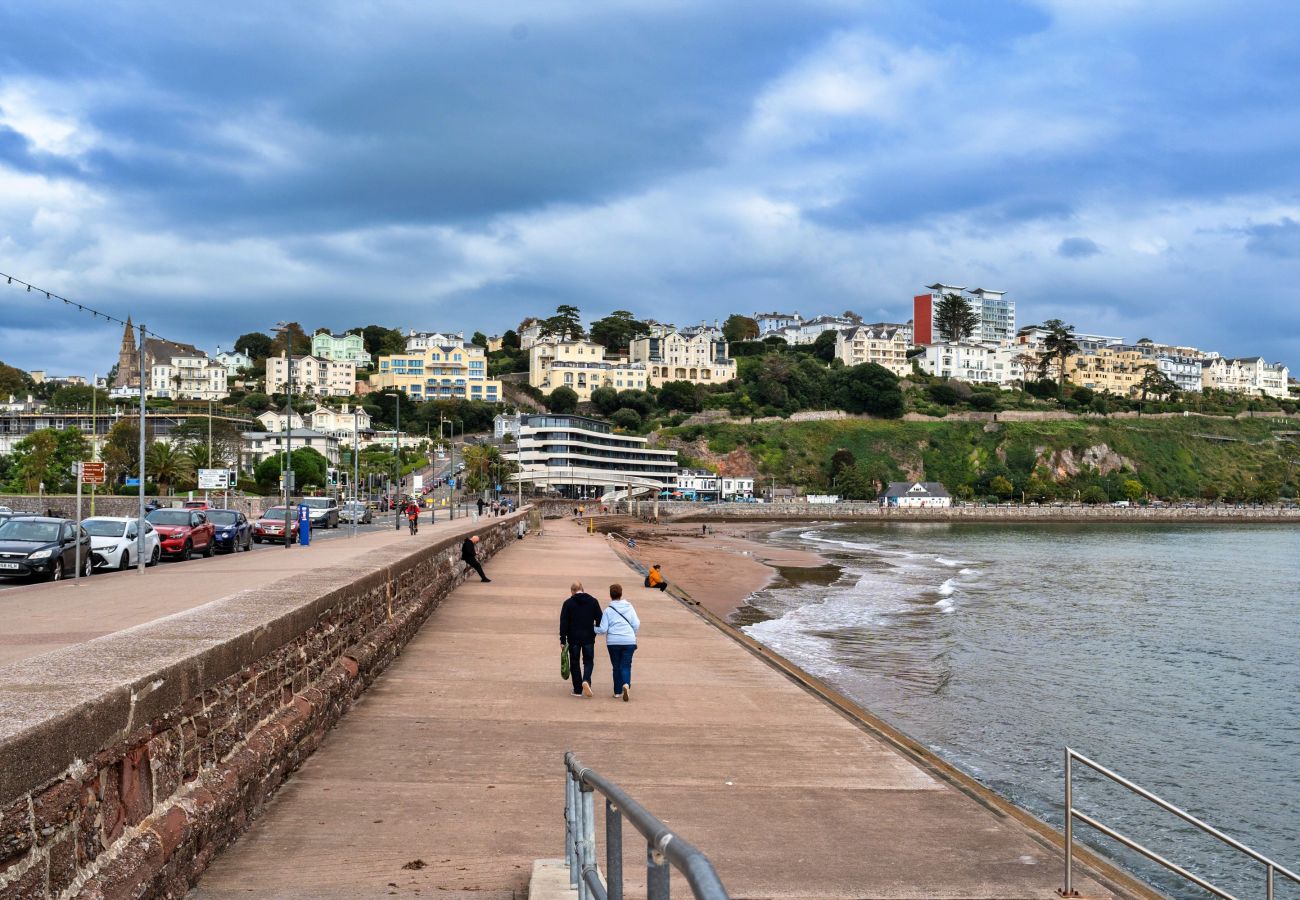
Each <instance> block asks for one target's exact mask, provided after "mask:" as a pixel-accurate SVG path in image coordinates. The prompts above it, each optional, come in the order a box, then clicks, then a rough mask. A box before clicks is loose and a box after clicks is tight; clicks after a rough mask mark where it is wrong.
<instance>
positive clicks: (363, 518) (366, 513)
mask: <svg viewBox="0 0 1300 900" xmlns="http://www.w3.org/2000/svg"><path fill="white" fill-rule="evenodd" d="M374 519H375V514H374V512H373V511H372V510H371V509H370V504H369V503H362V502H361V501H360V500H349V501H347V502H346V503H344V504H343V506H342V507H341V508H340V509H339V521H341V522H356V523H357V524H359V525H366V524H368V523H370V522H373V521H374Z"/></svg>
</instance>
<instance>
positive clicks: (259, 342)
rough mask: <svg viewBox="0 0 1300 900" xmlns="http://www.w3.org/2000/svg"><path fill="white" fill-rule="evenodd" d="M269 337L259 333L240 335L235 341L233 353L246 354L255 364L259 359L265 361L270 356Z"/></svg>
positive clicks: (270, 342) (251, 332)
mask: <svg viewBox="0 0 1300 900" xmlns="http://www.w3.org/2000/svg"><path fill="white" fill-rule="evenodd" d="M272 343H273V341H272V340H271V336H270V335H269V334H263V333H262V332H260V331H250V332H248V334H241V335H240V336H239V337H238V338H237V339H236V340H235V352H236V353H247V354H248V356H249V357H250V358H251V359H252V360H253V361H254V362H256V361H257V360H259V359H266V358H267V357H268V356H270V355H271V344H272Z"/></svg>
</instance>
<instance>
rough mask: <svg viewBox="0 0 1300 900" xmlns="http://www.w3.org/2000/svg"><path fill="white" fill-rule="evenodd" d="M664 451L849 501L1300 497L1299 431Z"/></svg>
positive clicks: (742, 440) (723, 428)
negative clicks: (916, 483)
mask: <svg viewBox="0 0 1300 900" xmlns="http://www.w3.org/2000/svg"><path fill="white" fill-rule="evenodd" d="M663 441H667V442H668V444H669V445H670V446H677V447H679V449H680V451H681V453H682V455H683V456H686V457H688V458H692V459H694V460H696V461H699V462H701V463H703V464H705V465H710V466H712V467H715V468H716V467H721V468H723V469H743V468H748V469H750V470H751V471H757V472H758V473H759V474H760V475H761V476H762V477H764V478H768V477H771V478H774V479H775V481H776V482H777V483H779V484H783V483H789V482H790V481H791V480H793V481H795V482H796V483H798V484H801V485H804V486H806V487H807V488H808V489H810V490H838V492H839V493H841V494H844V495H848V496H852V495H853V494H859V495H863V496H870V495H871V494H872V493H874V486H875V485H876V484H879V483H880V482H883V481H889V480H902V479H907V478H920V479H924V480H927V481H940V482H942V483H943V484H944V485H945V486H946V487H947V488H948V489H949V490H950V491H952V492H953V494H954V495H957V496H965V497H1015V498H1016V499H1019V498H1020V497H1021V494H1022V492H1024V494H1025V496H1026V498H1027V499H1038V500H1051V499H1056V498H1061V499H1073V498H1075V497H1076V496H1084V495H1085V494H1087V495H1088V497H1087V498H1089V499H1093V500H1096V501H1100V500H1103V499H1110V500H1118V499H1123V498H1124V497H1126V496H1129V497H1135V496H1139V495H1141V496H1153V497H1159V498H1165V499H1175V498H1191V497H1197V498H1211V499H1213V498H1217V497H1222V498H1224V499H1229V500H1262V501H1268V500H1273V499H1276V498H1278V497H1294V496H1296V493H1297V489H1300V471H1298V470H1300V443H1297V442H1298V441H1300V424H1298V423H1297V421H1296V420H1295V419H1291V420H1285V419H1259V418H1256V419H1240V420H1230V419H1215V418H1206V417H1200V416H1190V417H1186V418H1184V417H1178V418H1143V419H1108V418H1089V419H1078V420H1067V421H1034V422H1007V423H995V424H994V423H984V422H956V421H950V420H937V421H934V422H911V421H884V420H874V419H848V420H842V421H826V422H766V423H759V424H750V425H739V424H716V425H696V426H687V427H681V428H675V429H666V430H665V431H663V432H661V442H663ZM837 451H847V452H848V454H851V456H849V455H846V454H845V453H843V452H839V453H838V454H837ZM833 460H834V462H833ZM999 479H1000V480H999ZM1126 482H1127V483H1128V484H1126ZM1133 482H1136V483H1137V484H1136V486H1135V485H1134V484H1133ZM1139 488H1140V494H1139ZM1089 489H1092V490H1091V491H1090V490H1089ZM1100 492H1104V495H1105V496H1104V497H1103V496H1101V493H1100Z"/></svg>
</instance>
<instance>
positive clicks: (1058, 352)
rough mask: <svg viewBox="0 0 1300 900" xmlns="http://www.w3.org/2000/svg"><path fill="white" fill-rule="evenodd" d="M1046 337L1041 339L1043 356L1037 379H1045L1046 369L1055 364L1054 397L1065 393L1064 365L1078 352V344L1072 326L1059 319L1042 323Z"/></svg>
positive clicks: (1039, 364)
mask: <svg viewBox="0 0 1300 900" xmlns="http://www.w3.org/2000/svg"><path fill="white" fill-rule="evenodd" d="M1043 329H1044V330H1045V331H1046V332H1047V335H1046V336H1045V337H1044V338H1043V351H1044V352H1043V356H1042V359H1040V360H1039V361H1038V377H1039V378H1046V377H1047V369H1048V367H1049V366H1050V365H1053V364H1055V365H1056V370H1057V373H1056V374H1057V382H1056V396H1058V397H1060V396H1062V395H1063V394H1064V393H1065V375H1066V372H1065V363H1066V360H1068V359H1069V358H1070V357H1071V356H1073V355H1074V354H1076V353H1078V352H1079V342H1078V341H1076V340H1075V339H1074V326H1073V325H1066V324H1065V323H1064V322H1062V321H1061V320H1060V319H1048V320H1047V321H1046V322H1044V323H1043Z"/></svg>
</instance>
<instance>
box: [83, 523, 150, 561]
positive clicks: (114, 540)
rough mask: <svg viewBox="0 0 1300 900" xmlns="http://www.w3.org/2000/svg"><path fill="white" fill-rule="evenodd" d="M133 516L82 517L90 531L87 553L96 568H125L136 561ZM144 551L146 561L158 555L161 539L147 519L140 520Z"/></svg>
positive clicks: (135, 524)
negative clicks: (142, 522)
mask: <svg viewBox="0 0 1300 900" xmlns="http://www.w3.org/2000/svg"><path fill="white" fill-rule="evenodd" d="M138 524H139V522H138V520H136V519H128V518H126V517H125V516H95V517H94V518H91V519H82V520H81V527H82V528H84V529H86V531H87V532H88V533H89V534H90V555H91V559H92V560H93V561H94V565H95V568H96V569H129V568H131V567H132V566H134V565H135V564H136V559H137V557H136V548H135V544H136V540H135V539H136V527H137V525H138ZM144 552H145V559H146V560H148V561H149V565H151V566H154V565H157V564H158V560H159V559H160V558H162V543H161V541H160V540H159V538H158V532H156V531H154V528H153V524H152V523H151V522H145V523H144Z"/></svg>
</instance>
